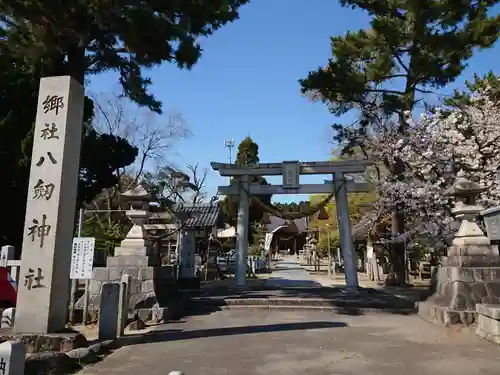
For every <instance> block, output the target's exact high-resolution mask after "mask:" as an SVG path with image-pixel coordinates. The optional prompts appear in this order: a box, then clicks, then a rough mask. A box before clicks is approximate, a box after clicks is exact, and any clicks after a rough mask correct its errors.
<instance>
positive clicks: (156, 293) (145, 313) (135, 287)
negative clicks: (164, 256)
mask: <svg viewBox="0 0 500 375" xmlns="http://www.w3.org/2000/svg"><path fill="white" fill-rule="evenodd" d="M176 274H177V271H176V268H175V266H156V265H152V264H151V261H150V259H149V257H148V256H143V255H121V256H116V257H109V258H108V260H107V267H96V268H94V269H93V271H92V280H91V282H90V289H89V291H90V296H89V312H95V311H97V310H99V304H100V295H101V288H102V285H103V283H105V282H110V281H120V280H121V277H122V275H130V285H129V300H128V308H129V315H132V316H133V315H135V314H138V315H139V318H140V319H141V320H143V321H145V322H146V321H151V320H152V321H157V322H159V321H161V320H163V316H164V315H165V311H164V310H165V309H167V307H168V304H169V301H170V300H171V299H172V298H173V297H174V296H175V295H176V293H177V291H178V286H177V283H176ZM84 298H85V296H82V297H81V298H80V299H79V300H78V301H77V302H76V304H75V308H76V309H82V308H83V304H84Z"/></svg>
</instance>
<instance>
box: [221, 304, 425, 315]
mask: <svg viewBox="0 0 500 375" xmlns="http://www.w3.org/2000/svg"><path fill="white" fill-rule="evenodd" d="M220 308H221V310H237V311H242V310H261V311H262V310H268V311H322V312H332V313H336V314H341V315H362V314H364V313H368V312H384V311H385V312H387V313H392V314H394V313H396V314H404V315H409V314H413V313H415V308H390V309H380V308H369V307H356V306H306V305H226V306H221V307H220Z"/></svg>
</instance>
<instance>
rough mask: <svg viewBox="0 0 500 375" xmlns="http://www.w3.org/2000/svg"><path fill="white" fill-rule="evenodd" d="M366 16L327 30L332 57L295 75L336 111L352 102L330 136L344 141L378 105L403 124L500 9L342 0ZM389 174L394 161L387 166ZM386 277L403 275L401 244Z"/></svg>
mask: <svg viewBox="0 0 500 375" xmlns="http://www.w3.org/2000/svg"><path fill="white" fill-rule="evenodd" d="M340 2H341V4H342V5H343V6H347V7H352V8H359V9H362V10H365V11H367V12H368V13H369V14H370V15H371V16H372V19H371V22H370V26H371V28H370V29H368V30H359V31H357V32H349V33H347V35H345V36H341V37H332V38H331V46H332V58H331V59H330V60H329V61H328V64H327V66H326V67H324V68H319V69H317V70H316V71H312V72H310V73H309V74H308V76H307V78H305V79H302V80H300V84H301V86H302V93H305V94H309V95H312V96H313V97H314V98H316V99H319V100H322V101H324V102H325V103H326V104H327V105H328V106H329V108H330V110H331V111H332V113H334V114H335V115H338V116H340V115H343V114H345V113H346V112H348V111H350V110H353V109H356V110H359V112H360V121H359V123H358V125H359V126H358V127H357V128H356V129H355V130H354V131H353V129H352V128H349V129H347V128H346V127H344V126H343V125H340V124H335V125H333V127H334V129H335V130H336V132H337V134H336V140H337V141H338V142H340V143H343V144H345V145H346V146H347V148H346V151H348V149H349V148H352V147H353V146H356V145H357V142H356V139H357V138H359V137H364V136H366V135H367V134H369V131H370V116H371V115H372V114H373V113H374V111H375V112H376V113H379V112H382V113H383V114H384V115H387V116H391V115H395V116H397V117H398V118H399V121H398V131H400V132H401V133H402V134H404V133H405V131H406V129H407V123H406V121H405V112H407V111H412V110H413V108H414V106H415V104H416V103H417V102H418V101H419V100H421V99H422V94H426V93H430V92H432V90H436V89H439V88H441V87H444V86H445V85H447V84H448V83H450V82H453V81H454V80H455V79H456V78H457V77H458V76H459V75H460V74H461V73H462V71H463V69H464V68H465V66H466V61H467V60H468V59H469V58H471V57H472V55H473V53H474V51H475V50H476V49H478V48H488V47H491V46H492V45H493V44H494V43H495V41H496V40H497V38H498V35H499V26H500V16H490V15H489V14H488V11H489V10H490V8H491V7H492V6H494V5H495V4H497V3H498V2H499V0H386V1H382V0H341V1H340ZM389 170H390V171H391V172H392V173H393V174H395V175H396V176H397V175H398V174H400V173H401V172H402V170H401V163H392V165H391V168H390V169H389ZM392 225H393V228H392V234H393V235H394V236H396V235H398V234H399V233H403V231H404V217H403V215H402V213H401V208H399V210H395V211H394V213H393V218H392ZM391 258H392V259H391V263H392V266H393V270H392V272H391V274H390V277H389V280H390V281H391V282H393V283H396V284H401V283H404V282H405V266H404V246H403V244H401V243H399V244H395V245H394V246H393V248H392V251H391Z"/></svg>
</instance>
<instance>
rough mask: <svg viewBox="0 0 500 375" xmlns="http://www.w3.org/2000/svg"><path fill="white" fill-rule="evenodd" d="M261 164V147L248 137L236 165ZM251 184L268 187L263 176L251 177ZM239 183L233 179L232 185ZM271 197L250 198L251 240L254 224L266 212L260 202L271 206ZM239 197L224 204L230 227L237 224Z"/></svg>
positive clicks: (240, 146)
mask: <svg viewBox="0 0 500 375" xmlns="http://www.w3.org/2000/svg"><path fill="white" fill-rule="evenodd" d="M258 162H259V145H258V144H257V143H255V142H254V141H253V139H252V138H251V137H246V138H245V139H243V141H241V143H240V144H239V145H238V153H237V155H236V165H238V166H245V165H249V164H257V163H258ZM249 182H250V183H251V184H255V185H268V182H267V181H266V179H265V178H264V177H262V176H251V177H250V180H249ZM237 183H238V181H237V180H236V179H233V180H232V181H231V184H237ZM271 197H272V196H271V195H259V196H252V197H250V202H249V211H250V220H249V230H248V235H249V237H248V238H249V240H250V241H251V240H252V239H253V233H252V224H253V223H257V222H259V221H260V220H261V219H262V215H263V214H264V210H263V208H262V205H261V204H260V203H259V202H258V200H260V201H261V202H263V203H264V204H267V205H269V204H270V203H271ZM239 202H240V200H239V197H238V196H237V195H232V196H226V197H225V199H224V201H223V203H222V209H223V212H224V215H225V216H226V219H227V221H228V222H229V224H230V225H236V224H237V216H238V207H239Z"/></svg>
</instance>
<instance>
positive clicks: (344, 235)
mask: <svg viewBox="0 0 500 375" xmlns="http://www.w3.org/2000/svg"><path fill="white" fill-rule="evenodd" d="M210 164H211V166H212V168H213V169H214V170H215V171H218V172H219V173H220V175H221V176H222V177H234V178H236V179H237V180H238V182H239V183H238V184H234V185H231V186H219V187H218V193H219V194H221V195H239V197H240V202H239V208H238V223H237V245H236V272H235V273H236V275H235V278H236V285H237V286H244V285H245V274H246V272H245V271H246V258H247V256H246V255H247V250H248V220H249V216H250V212H249V195H248V194H250V195H274V194H332V193H334V194H335V200H336V202H337V204H336V206H337V219H338V223H339V231H340V244H341V248H342V253H343V257H344V265H345V267H344V269H345V277H346V284H347V287H348V288H349V289H354V288H357V287H358V276H357V267H356V257H355V255H354V246H353V241H352V234H351V223H350V218H349V205H348V201H347V192H367V191H370V190H371V185H370V184H369V183H367V182H366V180H365V179H364V178H363V179H361V181H360V182H358V179H354V178H350V175H351V174H356V175H358V174H363V173H365V172H366V169H367V167H369V166H371V165H373V164H374V162H373V161H371V160H343V161H320V162H300V161H283V162H281V163H266V164H263V163H258V164H249V165H245V166H238V165H236V164H226V163H216V162H212V163H210ZM301 174H303V175H320V174H322V175H332V176H333V180H330V181H328V180H325V182H324V183H323V184H302V185H301V184H300V175H301ZM279 175H282V176H283V184H282V185H257V184H249V176H279Z"/></svg>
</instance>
